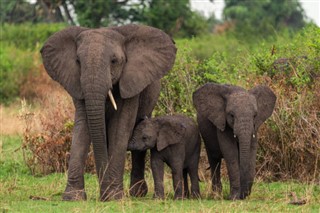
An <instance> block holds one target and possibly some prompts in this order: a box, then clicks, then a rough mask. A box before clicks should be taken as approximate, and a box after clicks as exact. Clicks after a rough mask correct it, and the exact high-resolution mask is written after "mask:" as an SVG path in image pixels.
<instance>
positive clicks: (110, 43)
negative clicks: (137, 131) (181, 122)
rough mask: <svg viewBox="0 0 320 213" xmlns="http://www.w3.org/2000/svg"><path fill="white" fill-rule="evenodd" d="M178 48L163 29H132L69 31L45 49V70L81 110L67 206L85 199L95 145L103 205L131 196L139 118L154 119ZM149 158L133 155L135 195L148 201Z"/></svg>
mask: <svg viewBox="0 0 320 213" xmlns="http://www.w3.org/2000/svg"><path fill="white" fill-rule="evenodd" d="M175 54H176V47H175V45H174V43H173V41H172V39H171V38H170V37H169V36H168V35H167V34H165V33H164V32H162V31H161V30H159V29H156V28H152V27H147V26H141V25H126V26H120V27H110V28H99V29H88V28H83V27H69V28H66V29H64V30H62V31H60V32H57V33H55V34H54V35H52V36H51V37H50V38H49V39H48V40H47V41H46V43H45V44H44V46H43V47H42V49H41V55H42V58H43V63H44V66H45V69H46V70H47V72H48V74H49V75H50V76H51V78H52V79H54V80H56V81H57V82H59V83H60V84H61V85H62V86H63V87H64V88H65V89H66V91H67V92H68V93H69V94H70V95H71V96H72V98H73V103H74V106H75V109H76V112H75V126H74V130H73V131H74V132H73V138H72V145H71V156H70V160H69V169H68V182H67V186H66V189H65V192H64V193H63V196H62V197H63V199H64V200H85V199H86V193H85V189H84V178H83V175H84V166H85V160H86V156H87V153H88V149H89V145H90V141H91V142H92V144H93V151H94V156H95V165H96V171H97V175H98V179H99V185H100V200H102V201H105V200H109V199H120V198H122V196H123V173H124V163H125V156H126V150H127V146H128V140H129V138H130V136H131V134H132V130H133V128H134V125H135V123H136V122H137V121H139V119H142V118H144V117H145V116H150V115H151V112H152V110H153V108H154V106H155V104H156V101H157V99H158V96H159V93H160V82H159V81H160V78H161V77H163V76H164V75H165V74H166V73H167V72H168V71H169V70H170V69H171V68H172V65H173V63H174V60H175ZM144 157H145V152H140V153H132V163H133V168H132V172H131V190H130V194H132V195H135V196H139V195H140V196H143V195H145V194H146V192H147V185H146V183H145V181H144Z"/></svg>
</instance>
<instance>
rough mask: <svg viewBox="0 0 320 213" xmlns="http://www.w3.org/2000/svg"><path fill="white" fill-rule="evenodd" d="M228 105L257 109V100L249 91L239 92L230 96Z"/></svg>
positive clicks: (230, 106)
mask: <svg viewBox="0 0 320 213" xmlns="http://www.w3.org/2000/svg"><path fill="white" fill-rule="evenodd" d="M227 107H229V108H230V109H231V108H243V109H248V110H257V100H256V98H255V97H254V96H253V95H251V94H249V93H248V92H237V93H233V94H231V95H230V96H229V99H228V105H227Z"/></svg>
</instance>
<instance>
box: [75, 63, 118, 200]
mask: <svg viewBox="0 0 320 213" xmlns="http://www.w3.org/2000/svg"><path fill="white" fill-rule="evenodd" d="M90 62H95V63H90ZM101 63H103V58H101ZM101 63H99V60H98V59H97V58H94V60H93V59H90V58H88V63H85V65H87V64H91V66H82V69H83V70H82V75H81V87H82V91H83V93H84V99H85V106H86V112H87V120H88V127H89V133H90V138H91V142H92V145H93V152H94V159H95V165H96V172H97V175H98V178H99V184H100V193H101V194H100V195H103V193H104V192H105V190H106V189H107V187H108V186H107V174H106V170H107V167H108V163H109V156H108V145H107V133H106V120H105V119H106V118H105V113H106V109H105V106H106V105H105V103H106V98H107V96H108V91H109V90H110V89H111V88H112V83H111V75H110V70H109V69H107V68H106V67H108V66H107V65H106V64H102V65H101ZM97 64H98V65H97ZM99 64H100V65H99ZM106 69H107V70H106Z"/></svg>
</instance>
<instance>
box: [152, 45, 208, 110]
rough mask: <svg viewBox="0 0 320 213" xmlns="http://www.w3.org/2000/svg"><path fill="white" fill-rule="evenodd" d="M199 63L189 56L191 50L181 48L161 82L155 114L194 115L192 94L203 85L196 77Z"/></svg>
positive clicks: (199, 78)
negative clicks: (173, 63) (172, 65)
mask: <svg viewBox="0 0 320 213" xmlns="http://www.w3.org/2000/svg"><path fill="white" fill-rule="evenodd" d="M198 69H199V61H197V60H196V59H195V58H194V57H193V56H192V55H191V49H190V48H188V47H181V48H179V49H178V53H177V56H176V60H175V65H174V67H173V69H172V70H171V71H170V72H169V73H168V74H167V75H166V76H165V77H164V78H163V79H162V80H161V84H162V90H161V93H160V97H159V100H158V103H157V107H156V109H155V112H154V113H155V114H156V115H159V114H174V113H183V114H187V115H190V116H193V115H194V114H195V112H194V109H193V103H192V93H193V91H195V90H196V89H197V87H199V86H200V85H201V84H202V83H204V81H203V78H202V77H201V75H198V73H199V72H198Z"/></svg>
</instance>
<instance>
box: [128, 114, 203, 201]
mask: <svg viewBox="0 0 320 213" xmlns="http://www.w3.org/2000/svg"><path fill="white" fill-rule="evenodd" d="M200 143H201V140H200V134H199V130H198V127H197V125H196V124H195V123H194V121H193V120H192V119H191V118H188V117H185V116H182V115H174V116H161V117H156V118H152V119H145V120H143V121H142V122H141V123H139V124H138V125H137V127H136V128H135V129H134V132H133V136H132V138H131V140H130V141H129V145H128V150H140V151H144V150H147V149H151V169H152V174H153V179H154V187H155V189H154V192H155V194H154V198H160V199H163V198H164V188H163V175H164V163H166V164H167V165H168V166H169V167H170V168H171V171H172V178H173V187H174V198H175V199H182V198H184V197H189V189H188V178H187V175H188V174H189V177H190V180H191V195H192V197H196V198H198V197H200V190H199V178H198V163H199V157H200Z"/></svg>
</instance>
